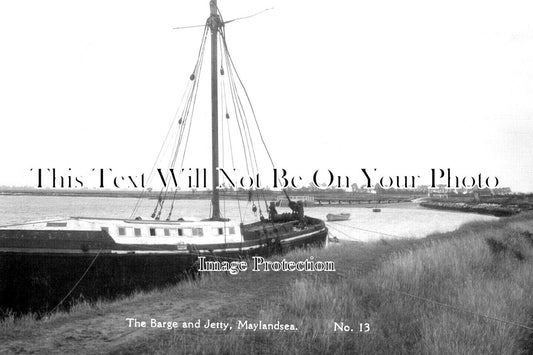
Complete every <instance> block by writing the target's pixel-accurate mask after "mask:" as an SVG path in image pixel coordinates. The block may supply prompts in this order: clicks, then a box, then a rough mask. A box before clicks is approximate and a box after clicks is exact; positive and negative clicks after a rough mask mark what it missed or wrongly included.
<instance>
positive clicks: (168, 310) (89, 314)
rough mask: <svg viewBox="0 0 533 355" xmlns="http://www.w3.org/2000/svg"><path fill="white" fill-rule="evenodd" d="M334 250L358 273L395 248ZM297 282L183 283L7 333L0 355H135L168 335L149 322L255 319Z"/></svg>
mask: <svg viewBox="0 0 533 355" xmlns="http://www.w3.org/2000/svg"><path fill="white" fill-rule="evenodd" d="M334 248H336V249H338V250H339V255H338V258H337V257H336V260H338V262H337V261H336V263H337V265H338V266H337V270H339V271H343V272H345V271H347V270H348V269H351V270H354V269H356V270H357V272H358V273H365V272H369V271H371V270H373V269H375V268H376V267H377V266H378V265H379V264H380V263H381V262H382V261H383V260H385V259H386V258H387V256H388V255H390V254H391V253H393V252H395V251H398V248H397V246H395V245H394V244H393V243H392V244H391V243H376V244H372V245H369V244H362V243H361V244H359V243H358V244H357V247H354V248H353V249H352V253H348V252H347V251H346V250H345V249H346V248H345V247H344V246H343V245H339V246H337V247H334ZM326 252H328V251H326ZM329 252H330V251H329ZM313 254H315V255H316V254H317V252H313ZM292 259H293V258H291V260H292ZM300 277H302V275H298V274H297V273H288V272H281V273H261V274H258V273H252V272H245V273H241V274H239V275H237V276H229V275H214V277H211V278H206V279H205V280H202V282H200V283H198V284H195V285H192V286H191V284H187V283H182V284H180V285H177V286H175V287H172V288H168V289H165V290H162V291H157V292H153V293H151V294H148V295H140V296H136V297H134V298H132V299H124V300H119V301H116V302H109V303H104V304H103V306H102V308H101V309H91V310H87V311H81V312H80V313H79V314H73V315H66V316H64V317H56V318H54V317H52V319H51V320H43V321H38V322H31V323H30V324H28V326H27V327H24V326H22V325H19V326H15V327H13V328H12V329H6V330H5V331H2V332H0V344H1V345H0V353H10V354H11V353H23V354H24V353H38V354H39V353H46V354H50V353H61V354H72V353H76V354H84V353H106V352H119V353H120V352H123V351H128V349H137V350H138V349H139V347H140V348H142V343H143V342H145V341H147V340H149V339H151V340H152V341H153V339H154V338H157V337H160V336H168V332H169V330H167V329H161V328H150V326H149V322H150V319H151V318H154V319H157V320H158V321H177V322H184V321H196V320H198V319H201V320H202V322H203V321H205V320H207V319H216V317H217V314H220V313H224V312H225V313H226V314H227V310H228V309H231V310H232V311H231V312H232V314H235V315H236V316H239V317H254V316H257V315H258V312H259V311H260V308H261V305H262V304H265V303H266V302H276V301H278V302H281V301H280V299H281V298H280V294H282V292H281V291H282V290H284V289H286V288H287V287H289V286H290V285H291V284H292V283H293V282H294V280H296V279H297V278H300ZM224 310H225V311H224ZM127 318H136V319H138V320H140V321H146V322H147V327H146V328H134V327H129V326H128V321H127V320H126V319H127ZM139 344H141V345H139ZM137 345H139V347H137Z"/></svg>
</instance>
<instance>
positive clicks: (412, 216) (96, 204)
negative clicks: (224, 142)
mask: <svg viewBox="0 0 533 355" xmlns="http://www.w3.org/2000/svg"><path fill="white" fill-rule="evenodd" d="M136 202H137V199H134V198H105V197H69V196H0V225H6V224H13V223H21V222H26V221H32V220H42V219H50V218H56V217H72V216H85V217H116V218H129V217H130V215H131V212H132V210H133V208H134V206H135V204H136ZM155 202H156V201H155V200H144V201H143V202H142V204H141V208H140V209H139V211H138V212H137V213H136V214H135V216H141V217H143V218H145V219H146V218H149V217H150V215H151V214H152V212H153V209H154V206H155ZM170 203H171V202H169V201H167V202H166V205H165V207H166V209H165V210H164V211H163V214H162V215H161V219H165V218H166V217H167V214H168V209H169V207H170ZM258 207H261V208H262V210H263V213H264V214H265V215H267V212H266V208H265V205H264V202H263V204H262V205H261V206H258ZM220 209H221V211H222V214H223V215H224V216H226V217H228V218H230V219H232V220H237V221H243V222H245V223H247V222H252V221H255V220H257V218H258V216H254V213H253V212H252V204H251V203H250V202H247V201H240V202H238V201H225V202H221V206H220ZM165 211H166V212H165ZM209 211H210V201H208V200H179V201H176V203H175V205H174V212H173V215H172V218H173V219H174V218H178V217H183V216H186V217H196V218H207V217H209ZM287 211H288V209H287V208H278V212H287ZM341 212H342V213H350V214H351V219H350V220H349V221H342V222H331V223H328V226H329V229H330V234H331V235H332V236H336V237H337V238H339V239H350V240H358V241H372V240H377V239H383V238H385V239H390V238H394V237H413V238H422V237H425V236H426V235H428V234H431V233H434V232H448V231H452V230H454V229H457V228H458V227H459V226H461V225H462V224H463V223H466V222H470V221H480V220H494V219H497V217H492V216H486V215H477V214H471V213H462V212H448V211H438V210H430V209H425V208H421V207H418V206H417V205H415V204H407V205H402V206H398V205H384V206H381V212H372V209H371V208H365V207H353V206H342V207H340V206H336V207H314V208H307V209H306V214H307V215H309V216H312V217H317V218H320V219H324V220H325V219H326V214H328V213H341ZM363 229H364V230H363Z"/></svg>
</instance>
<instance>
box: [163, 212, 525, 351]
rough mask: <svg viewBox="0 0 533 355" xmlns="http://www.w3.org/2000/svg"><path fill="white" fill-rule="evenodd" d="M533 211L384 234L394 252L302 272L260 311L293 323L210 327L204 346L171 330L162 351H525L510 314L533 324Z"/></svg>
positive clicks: (337, 254) (342, 252) (339, 254)
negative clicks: (213, 332) (337, 326)
mask: <svg viewBox="0 0 533 355" xmlns="http://www.w3.org/2000/svg"><path fill="white" fill-rule="evenodd" d="M531 218H532V216H531V215H529V216H521V217H515V218H511V219H508V220H503V221H496V222H492V223H486V222H485V223H473V224H469V225H466V226H464V227H463V228H461V229H460V230H459V231H456V232H451V233H446V234H439V235H434V236H432V238H429V239H428V240H425V241H421V242H413V241H389V242H387V243H390V244H392V245H394V247H395V249H396V250H400V252H397V253H396V254H395V255H393V256H392V257H390V258H389V259H388V260H387V261H385V262H383V263H382V264H381V266H380V267H379V268H378V269H376V270H364V268H363V269H361V268H360V267H359V268H358V267H354V268H352V270H351V271H350V272H345V273H344V275H343V276H342V277H341V276H337V277H331V276H325V275H320V276H317V275H316V274H315V275H314V276H311V277H302V278H299V279H297V280H295V281H293V282H292V283H291V285H290V287H288V288H287V289H286V290H284V292H283V296H282V297H281V300H279V302H276V303H274V304H269V305H267V306H266V307H265V308H263V309H262V310H261V311H260V312H259V313H258V315H257V317H256V319H257V320H262V321H264V322H265V321H268V320H272V321H276V320H280V321H283V322H286V323H290V322H294V323H295V324H297V326H298V332H294V333H280V332H263V333H261V334H249V333H242V332H241V333H236V332H233V333H230V334H225V335H224V336H218V337H211V338H210V339H209V341H208V343H209V346H206V344H205V343H196V342H195V341H194V338H193V337H192V336H191V335H190V334H185V333H183V332H175V333H174V334H173V336H172V338H171V339H167V340H166V341H164V342H163V343H161V344H160V347H159V348H158V352H160V353H171V352H173V351H175V350H178V349H182V350H184V349H185V350H186V351H187V352H193V353H216V352H217V353H218V352H220V353H232V354H233V353H242V354H244V353H275V352H282V353H294V354H296V353H328V354H335V353H417V354H451V353H454V354H455V353H458V354H466V353H468V354H494V353H498V354H518V353H529V352H531V351H533V341H532V340H533V335H532V332H531V331H529V330H526V329H524V328H521V327H519V326H516V325H513V324H510V323H506V321H509V322H516V323H520V324H524V325H527V326H529V327H531V326H532V325H533V312H532V311H533V307H532V305H533V282H532V275H533V239H532V238H531V234H528V233H533V223H531ZM379 244H380V243H377V244H374V245H373V246H372V247H368V249H367V250H366V252H369V253H371V252H372V250H375V249H372V248H376V247H379ZM382 244H383V243H382ZM495 244H496V245H498V246H499V247H496V248H495V247H494V245H495ZM358 247H360V245H357V244H355V245H353V247H352V248H351V249H349V250H348V249H347V248H346V247H343V248H330V249H329V250H324V251H317V257H320V258H322V259H327V258H331V259H332V260H341V258H345V257H346V256H347V254H350V253H352V254H353V255H356V256H357V255H358V253H360V250H358V249H357V248H358ZM388 255H389V256H390V254H388ZM297 256H298V254H293V255H291V258H292V259H297ZM376 256H379V255H376ZM349 264H350V263H347V264H343V265H344V266H343V267H342V268H339V267H337V269H338V270H342V271H346V270H347V269H348V267H347V265H349ZM352 264H355V265H357V260H352ZM448 306H449V307H448ZM485 316H486V317H485ZM500 320H501V321H500ZM334 322H344V323H345V324H349V325H351V326H352V327H353V328H356V327H357V325H358V324H359V323H369V324H370V327H371V331H370V332H368V333H363V332H358V331H357V330H356V331H355V332H341V331H334ZM214 349H216V351H214Z"/></svg>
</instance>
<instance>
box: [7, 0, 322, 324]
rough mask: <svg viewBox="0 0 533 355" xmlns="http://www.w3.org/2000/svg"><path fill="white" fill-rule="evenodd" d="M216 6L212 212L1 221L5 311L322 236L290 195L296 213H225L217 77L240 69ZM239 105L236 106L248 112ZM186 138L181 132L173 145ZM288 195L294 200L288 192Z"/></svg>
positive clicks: (99, 293)
mask: <svg viewBox="0 0 533 355" xmlns="http://www.w3.org/2000/svg"><path fill="white" fill-rule="evenodd" d="M210 10H211V11H210V17H209V18H208V20H207V22H206V25H205V28H204V38H203V42H202V47H201V53H203V48H205V38H206V37H207V33H208V32H210V33H211V36H210V37H211V111H212V119H211V124H212V127H211V128H212V130H211V132H212V135H211V142H212V170H213V175H212V184H213V185H212V186H213V188H212V201H211V206H212V209H211V214H210V218H208V219H204V220H193V219H184V218H178V219H172V218H171V213H172V208H171V212H170V213H169V215H168V218H167V219H166V220H160V216H161V211H162V208H163V203H162V198H160V199H159V200H158V203H157V206H156V210H154V214H153V215H152V219H149V220H146V219H141V218H140V217H137V218H130V219H122V218H89V217H72V218H68V219H53V220H45V221H36V222H30V223H24V224H17V225H9V226H3V227H0V311H1V310H2V309H3V310H6V309H9V310H12V311H14V312H16V313H20V312H25V311H28V310H31V311H36V312H42V311H49V310H50V309H53V308H55V307H54V306H56V307H57V305H59V304H63V305H68V304H69V302H71V301H72V300H76V299H79V298H80V297H83V298H85V299H94V298H96V297H106V298H111V297H114V296H116V295H117V294H125V293H129V292H132V291H134V290H137V289H149V288H153V287H155V286H161V285H164V284H168V283H172V282H175V281H177V280H179V279H180V278H181V277H182V275H183V274H184V272H185V271H187V270H191V269H194V266H195V263H196V262H197V260H198V257H199V256H206V257H209V258H213V259H217V258H227V259H241V258H246V257H249V256H253V255H259V256H269V255H272V254H274V253H283V252H286V251H288V250H290V249H293V248H298V247H307V246H312V245H315V246H321V245H322V244H324V243H325V242H326V238H327V229H326V227H325V224H324V222H323V221H321V220H319V219H315V218H311V217H308V216H305V215H304V213H303V206H302V205H301V204H296V203H294V202H293V203H289V205H290V206H291V209H292V212H291V213H285V214H278V213H277V212H276V211H275V207H274V206H273V205H271V206H270V210H269V214H268V217H267V218H265V217H262V218H261V220H259V221H257V222H255V223H251V224H243V223H242V222H240V223H239V222H236V221H230V220H228V219H226V218H224V217H223V216H222V215H221V211H220V202H219V191H218V189H217V187H218V186H219V177H218V174H217V167H218V166H219V157H218V155H219V148H218V144H219V142H218V141H219V132H218V125H219V120H220V121H221V122H222V120H223V119H224V118H225V119H228V118H229V114H228V113H226V115H225V117H224V116H223V115H221V112H219V111H220V110H219V105H218V104H219V102H218V101H219V94H218V88H219V84H218V79H219V76H222V75H224V71H223V70H222V69H221V70H220V71H218V68H219V66H222V64H223V65H225V66H226V71H227V72H229V73H230V74H231V73H232V72H233V73H235V72H234V70H235V69H234V67H233V63H232V61H231V57H230V56H229V54H228V52H227V47H226V45H225V44H226V40H225V34H224V24H225V22H224V21H223V20H222V17H221V15H220V12H219V10H218V7H217V4H216V0H212V1H211V2H210ZM228 22H229V21H228ZM219 39H220V40H221V41H222V43H223V48H222V51H221V52H222V53H226V58H225V60H223V61H219V60H218V58H217V55H218V51H219V48H218V47H217V45H218V41H219ZM198 63H200V65H198ZM200 68H201V62H200V58H199V59H198V62H197V65H196V66H195V69H194V72H193V74H192V75H191V78H190V80H191V82H192V83H193V84H192V85H191V87H192V89H190V91H189V93H188V94H187V95H188V97H189V98H191V100H193V99H195V98H196V92H197V91H195V90H197V84H196V82H197V79H198V77H199V74H200V73H199V70H200ZM239 81H240V78H239ZM233 84H235V82H233ZM235 92H236V91H235ZM232 94H233V93H232ZM227 95H229V94H227ZM233 101H234V102H235V100H233ZM236 102H238V103H239V104H240V101H236ZM191 104H192V105H194V102H192V103H191ZM226 109H227V108H226ZM192 111H194V109H192V110H191V106H190V105H189V106H187V107H186V110H185V111H184V112H185V113H184V115H183V116H182V117H181V118H180V120H179V122H178V123H179V125H181V126H180V127H183V126H185V125H186V124H187V120H188V119H189V118H190V117H189V116H188V115H189V114H192ZM235 112H236V114H237V115H238V114H239V112H240V113H241V114H242V112H243V111H242V110H241V109H239V110H235ZM183 131H184V130H183V129H181V130H180V134H182V133H183ZM180 142H182V140H181V136H180V139H179V141H178V143H177V145H178V147H177V148H176V151H177V149H178V148H179V145H180V144H181V143H180ZM176 156H177V154H176ZM269 156H270V154H269ZM174 161H175V159H174ZM173 163H174V162H173ZM162 195H164V196H166V195H167V194H166V192H165V193H164V194H162ZM287 198H288V199H289V201H290V197H289V196H288V195H287ZM172 207H173V205H172ZM254 208H255V206H254ZM0 316H1V312H0Z"/></svg>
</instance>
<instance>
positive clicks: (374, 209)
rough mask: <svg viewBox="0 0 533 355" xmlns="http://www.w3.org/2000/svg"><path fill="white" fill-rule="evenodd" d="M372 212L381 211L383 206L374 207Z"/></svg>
mask: <svg viewBox="0 0 533 355" xmlns="http://www.w3.org/2000/svg"><path fill="white" fill-rule="evenodd" d="M372 212H381V208H372Z"/></svg>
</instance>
